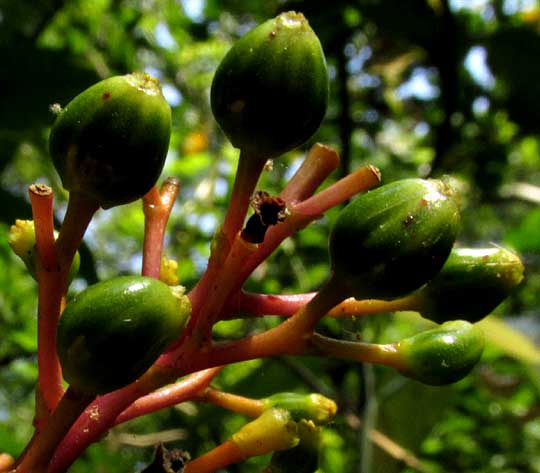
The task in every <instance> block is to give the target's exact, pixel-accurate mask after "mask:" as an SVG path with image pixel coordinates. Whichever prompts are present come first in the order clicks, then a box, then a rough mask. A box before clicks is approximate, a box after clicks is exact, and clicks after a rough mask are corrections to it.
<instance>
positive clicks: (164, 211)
mask: <svg viewBox="0 0 540 473" xmlns="http://www.w3.org/2000/svg"><path fill="white" fill-rule="evenodd" d="M179 189H180V182H179V181H178V179H175V178H173V177H169V178H167V179H166V180H165V182H164V183H163V185H162V187H161V191H160V192H158V190H157V188H156V186H154V187H153V188H152V189H151V190H150V192H148V193H147V194H146V195H145V196H144V198H143V211H144V217H145V220H144V246H143V263H142V274H143V276H149V277H151V278H155V279H159V276H160V272H161V254H162V251H163V238H164V235H165V228H166V226H167V221H168V220H169V216H170V214H171V210H172V207H173V205H174V201H175V199H176V197H177V195H178V191H179Z"/></svg>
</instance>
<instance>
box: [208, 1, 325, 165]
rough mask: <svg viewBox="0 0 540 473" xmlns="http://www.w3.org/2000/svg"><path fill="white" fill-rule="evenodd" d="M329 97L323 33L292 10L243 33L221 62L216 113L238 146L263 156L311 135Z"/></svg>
mask: <svg viewBox="0 0 540 473" xmlns="http://www.w3.org/2000/svg"><path fill="white" fill-rule="evenodd" d="M327 103H328V72H327V69H326V59H325V57H324V53H323V50H322V47H321V44H320V42H319V39H318V38H317V36H316V35H315V33H314V32H313V30H312V29H311V28H310V26H309V24H308V22H307V20H306V19H305V18H304V16H303V15H302V14H301V13H296V12H287V13H282V14H281V15H279V16H277V17H276V18H273V19H271V20H268V21H266V22H265V23H263V24H261V25H259V26H258V27H256V28H254V29H253V30H251V31H250V32H249V33H247V34H246V35H245V36H243V37H242V38H240V40H238V41H237V42H236V43H235V44H234V46H233V47H232V48H231V49H230V50H229V52H228V53H227V55H226V56H225V57H224V59H223V60H222V62H221V64H220V65H219V67H218V69H217V71H216V74H215V76H214V80H213V82H212V90H211V105H212V111H213V113H214V116H215V118H216V120H217V122H218V123H219V125H220V126H221V128H222V129H223V131H224V133H225V134H226V135H227V137H228V138H229V140H230V141H231V143H232V144H233V146H235V147H236V148H240V149H241V150H245V151H248V152H249V153H251V154H253V155H257V156H259V157H261V159H269V158H274V157H277V156H279V155H280V154H283V153H285V152H286V151H289V150H291V149H293V148H296V147H297V146H299V145H301V144H302V143H304V142H305V141H306V140H308V139H309V138H310V137H311V136H312V135H313V134H314V133H315V131H317V129H318V128H319V125H320V124H321V121H322V119H323V118H324V115H325V112H326V106H327Z"/></svg>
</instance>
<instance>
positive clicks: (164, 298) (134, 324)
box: [57, 276, 191, 394]
mask: <svg viewBox="0 0 540 473" xmlns="http://www.w3.org/2000/svg"><path fill="white" fill-rule="evenodd" d="M190 311H191V307H190V304H189V300H188V299H187V297H186V296H183V295H181V294H180V293H176V292H175V291H174V289H172V288H170V287H169V286H167V285H166V284H165V283H163V282H161V281H159V280H156V279H152V278H148V277H142V276H121V277H117V278H114V279H111V280H109V281H104V282H100V283H98V284H95V285H93V286H90V287H89V288H87V289H86V290H84V291H83V292H81V293H80V294H78V295H77V296H76V297H75V298H74V299H73V300H71V301H70V302H69V303H68V304H67V306H66V309H65V310H64V313H63V314H62V317H61V318H60V322H59V324H58V332H57V349H58V356H59V358H60V363H61V365H62V371H63V375H64V378H65V379H66V381H67V382H68V383H70V385H72V386H73V387H74V388H75V389H77V390H78V391H81V392H83V393H87V394H103V393H106V392H109V391H113V390H115V389H118V388H120V387H122V386H125V385H127V384H129V383H131V382H133V381H135V380H136V379H137V378H139V377H140V376H141V375H142V374H143V373H144V372H145V371H146V370H147V369H148V368H149V367H150V366H151V365H152V363H153V362H154V361H155V360H156V359H157V357H158V356H159V355H160V354H161V353H162V352H163V350H164V349H165V348H166V347H167V346H168V345H169V344H170V343H172V342H173V341H174V340H176V339H177V338H178V337H179V336H180V334H181V332H182V330H183V328H184V326H185V323H186V321H187V318H188V316H189V313H190Z"/></svg>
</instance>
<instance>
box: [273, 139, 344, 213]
mask: <svg viewBox="0 0 540 473" xmlns="http://www.w3.org/2000/svg"><path fill="white" fill-rule="evenodd" d="M338 166H339V156H338V154H337V152H336V151H335V150H334V149H332V148H331V147H330V146H326V145H322V144H320V143H315V144H314V145H313V146H312V147H311V149H310V150H309V153H308V155H307V156H306V159H305V160H304V162H303V163H302V165H301V166H300V167H299V168H298V170H297V171H296V173H295V174H294V176H293V177H292V178H291V179H290V181H289V182H288V183H287V185H286V186H285V188H284V189H283V190H282V191H281V193H280V194H279V196H280V197H281V198H282V199H283V200H284V201H285V202H287V203H288V204H293V203H295V202H299V201H302V200H305V199H307V198H308V197H311V196H312V195H313V193H314V192H315V190H316V189H317V187H319V185H321V183H322V182H323V181H324V180H325V179H326V178H327V177H328V176H329V175H330V173H331V172H332V171H334V170H335V169H336V168H337V167H338Z"/></svg>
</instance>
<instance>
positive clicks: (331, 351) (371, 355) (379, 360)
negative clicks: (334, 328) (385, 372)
mask: <svg viewBox="0 0 540 473" xmlns="http://www.w3.org/2000/svg"><path fill="white" fill-rule="evenodd" d="M311 344H312V346H313V347H314V349H315V350H316V353H317V354H318V355H322V356H331V357H334V358H340V359H342V360H353V361H359V362H362V363H376V364H380V365H387V366H392V367H394V368H396V367H397V366H398V365H397V364H396V354H398V350H397V348H396V345H395V344H392V343H389V344H386V345H381V344H377V343H365V342H350V341H345V340H336V339H333V338H329V337H323V336H322V335H319V334H314V335H313V336H312V337H311Z"/></svg>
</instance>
